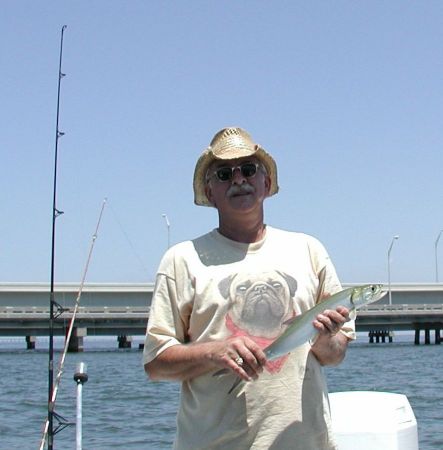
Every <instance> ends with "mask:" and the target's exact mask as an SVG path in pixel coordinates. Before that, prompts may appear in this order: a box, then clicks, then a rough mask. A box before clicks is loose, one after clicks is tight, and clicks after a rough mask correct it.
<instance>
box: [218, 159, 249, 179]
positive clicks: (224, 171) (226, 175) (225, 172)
mask: <svg viewBox="0 0 443 450" xmlns="http://www.w3.org/2000/svg"><path fill="white" fill-rule="evenodd" d="M236 169H240V171H241V174H242V176H244V177H245V178H250V177H253V176H254V175H255V174H256V173H257V164H254V163H244V164H242V165H241V166H237V167H220V168H218V169H217V170H216V171H215V174H216V175H217V178H218V180H219V181H229V180H231V179H232V177H233V174H234V170H236Z"/></svg>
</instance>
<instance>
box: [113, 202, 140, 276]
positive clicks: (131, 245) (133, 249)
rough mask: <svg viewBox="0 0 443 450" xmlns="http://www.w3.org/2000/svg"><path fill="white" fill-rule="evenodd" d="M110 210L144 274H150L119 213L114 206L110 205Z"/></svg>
mask: <svg viewBox="0 0 443 450" xmlns="http://www.w3.org/2000/svg"><path fill="white" fill-rule="evenodd" d="M109 208H110V209H111V212H112V214H113V216H114V219H115V221H116V222H117V224H118V226H119V227H120V231H121V232H122V234H123V236H124V237H125V239H126V240H127V241H128V244H129V247H131V250H132V251H133V252H134V255H135V257H136V258H137V260H138V262H139V263H140V266H141V268H142V270H143V273H144V274H147V273H148V269H147V267H146V265H145V263H144V262H143V259H142V258H141V256H140V255H139V253H138V252H137V250H136V248H135V246H134V244H133V243H132V241H131V239H130V238H129V235H128V233H126V231H125V229H124V227H123V225H122V223H121V222H120V220H119V219H118V216H117V213H116V212H115V210H114V208H113V207H112V204H110V205H109Z"/></svg>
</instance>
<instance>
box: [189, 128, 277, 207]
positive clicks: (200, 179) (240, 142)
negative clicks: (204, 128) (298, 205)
mask: <svg viewBox="0 0 443 450" xmlns="http://www.w3.org/2000/svg"><path fill="white" fill-rule="evenodd" d="M252 155H253V156H255V157H256V158H258V159H259V160H260V161H261V162H262V163H263V165H264V166H265V168H266V172H267V173H268V175H269V177H270V179H271V186H270V190H269V196H271V195H274V194H276V193H277V192H278V183H277V166H276V164H275V161H274V159H273V158H272V156H271V155H270V154H269V153H267V152H266V151H265V150H264V149H263V148H262V147H260V145H258V144H256V143H255V142H254V141H253V140H252V138H251V136H250V135H249V134H248V133H247V132H246V131H245V130H243V129H242V128H223V129H222V130H220V131H219V132H218V133H216V135H215V136H214V137H213V139H212V141H211V143H210V145H209V147H208V148H207V149H206V150H205V151H204V152H203V153H202V154H201V156H200V158H199V159H198V161H197V164H196V166H195V171H194V202H195V204H196V205H201V206H212V205H211V203H210V202H209V200H208V198H207V197H206V194H205V185H206V172H207V171H208V168H209V166H210V165H211V164H212V162H213V161H215V160H229V159H237V158H244V157H246V156H252Z"/></svg>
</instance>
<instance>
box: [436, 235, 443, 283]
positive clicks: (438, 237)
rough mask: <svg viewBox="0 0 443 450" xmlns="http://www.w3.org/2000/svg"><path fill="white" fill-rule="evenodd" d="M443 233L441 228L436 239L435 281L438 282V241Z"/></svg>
mask: <svg viewBox="0 0 443 450" xmlns="http://www.w3.org/2000/svg"><path fill="white" fill-rule="evenodd" d="M442 233H443V230H440V233H438V236H437V239H436V240H435V282H436V283H438V254H437V246H438V241H439V240H440V236H441V234H442Z"/></svg>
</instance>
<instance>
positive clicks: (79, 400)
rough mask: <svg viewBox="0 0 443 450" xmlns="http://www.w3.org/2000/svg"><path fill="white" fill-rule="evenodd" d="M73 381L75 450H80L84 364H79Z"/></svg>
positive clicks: (86, 379)
mask: <svg viewBox="0 0 443 450" xmlns="http://www.w3.org/2000/svg"><path fill="white" fill-rule="evenodd" d="M74 381H75V382H76V383H77V411H76V431H75V448H76V450H82V419H83V416H82V390H83V383H86V382H87V381H88V374H87V373H86V364H85V363H83V362H81V363H79V364H78V366H77V369H76V371H75V373H74Z"/></svg>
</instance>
